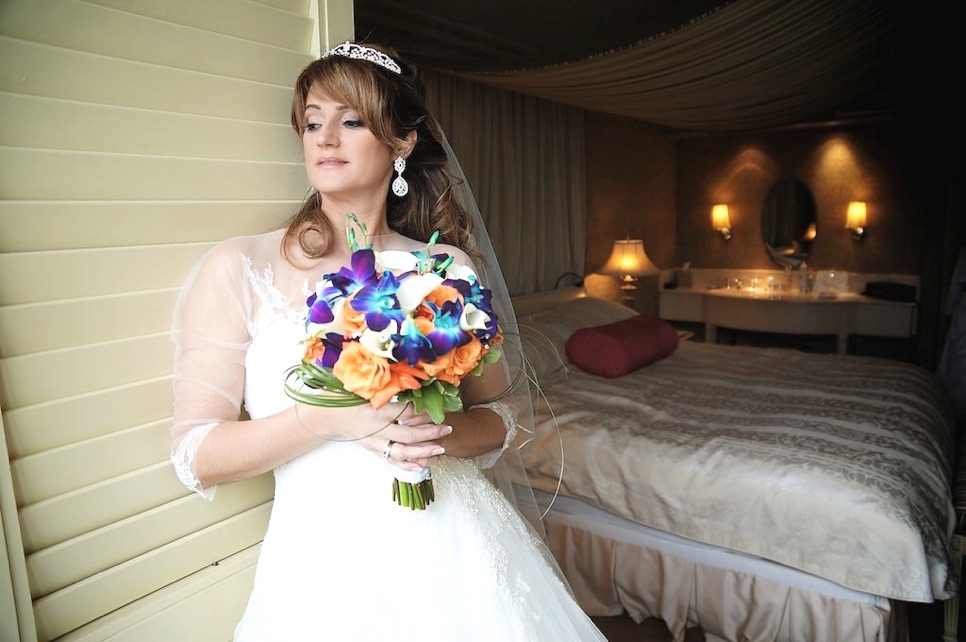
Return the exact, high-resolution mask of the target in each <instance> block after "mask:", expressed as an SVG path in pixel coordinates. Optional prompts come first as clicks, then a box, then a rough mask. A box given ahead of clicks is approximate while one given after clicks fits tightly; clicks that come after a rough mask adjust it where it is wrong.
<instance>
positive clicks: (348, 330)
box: [342, 293, 366, 339]
mask: <svg viewBox="0 0 966 642" xmlns="http://www.w3.org/2000/svg"><path fill="white" fill-rule="evenodd" d="M354 298H355V293H353V294H351V295H350V296H348V297H346V300H345V301H344V302H343V304H342V319H343V324H344V327H345V338H346V339H348V338H350V337H356V336H359V333H360V332H362V331H363V330H365V329H366V315H365V313H363V312H359V311H358V310H356V309H355V308H353V307H352V299H354Z"/></svg>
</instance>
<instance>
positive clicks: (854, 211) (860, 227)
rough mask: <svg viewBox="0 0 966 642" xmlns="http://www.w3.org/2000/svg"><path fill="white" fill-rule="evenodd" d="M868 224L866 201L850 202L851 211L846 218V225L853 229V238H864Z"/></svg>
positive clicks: (858, 239)
mask: <svg viewBox="0 0 966 642" xmlns="http://www.w3.org/2000/svg"><path fill="white" fill-rule="evenodd" d="M867 225H868V222H867V219H866V210H865V201H852V202H851V203H849V212H848V215H847V216H846V218H845V227H846V228H848V229H850V230H852V238H853V239H855V240H856V241H861V240H862V239H864V238H865V232H866V229H865V228H866V226H867Z"/></svg>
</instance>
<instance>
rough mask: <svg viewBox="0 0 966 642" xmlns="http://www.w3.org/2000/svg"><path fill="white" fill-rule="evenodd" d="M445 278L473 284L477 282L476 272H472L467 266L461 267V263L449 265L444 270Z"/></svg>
mask: <svg viewBox="0 0 966 642" xmlns="http://www.w3.org/2000/svg"><path fill="white" fill-rule="evenodd" d="M446 278H447V279H462V280H463V281H469V282H470V283H475V282H476V281H478V280H479V279H478V277H477V276H476V272H474V271H473V268H471V267H470V266H468V265H463V264H462V263H451V264H450V266H449V267H448V268H446Z"/></svg>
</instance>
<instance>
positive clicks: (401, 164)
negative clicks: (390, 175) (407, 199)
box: [392, 156, 409, 197]
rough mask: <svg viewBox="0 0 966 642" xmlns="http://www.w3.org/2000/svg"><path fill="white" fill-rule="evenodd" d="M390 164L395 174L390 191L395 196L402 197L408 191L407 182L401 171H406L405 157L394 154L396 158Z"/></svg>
mask: <svg viewBox="0 0 966 642" xmlns="http://www.w3.org/2000/svg"><path fill="white" fill-rule="evenodd" d="M392 166H393V169H395V170H396V174H397V176H396V178H395V179H394V180H393V182H392V193H393V194H395V195H396V196H399V197H403V196H405V195H406V194H408V193H409V183H407V182H406V179H405V178H403V172H404V171H406V159H405V158H403V157H402V156H396V160H394V161H393V162H392Z"/></svg>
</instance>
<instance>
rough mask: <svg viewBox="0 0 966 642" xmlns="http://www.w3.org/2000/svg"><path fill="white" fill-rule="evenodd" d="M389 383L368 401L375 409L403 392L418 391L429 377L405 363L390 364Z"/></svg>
mask: <svg viewBox="0 0 966 642" xmlns="http://www.w3.org/2000/svg"><path fill="white" fill-rule="evenodd" d="M389 375H390V382H389V383H388V384H387V385H386V387H385V388H383V389H382V390H380V391H378V392H376V393H375V394H373V395H372V398H371V399H370V400H369V401H370V402H371V403H372V405H373V406H375V407H376V408H382V407H383V406H384V405H385V404H387V403H389V402H390V401H392V398H393V397H395V396H396V395H398V394H399V393H400V392H402V391H403V390H418V389H419V388H421V387H422V385H423V383H422V382H423V381H424V380H426V379H429V375H428V374H426V373H425V372H423V371H422V370H420V369H419V368H414V367H412V366H410V365H409V364H407V363H406V362H405V361H400V362H398V363H393V364H390V366H389Z"/></svg>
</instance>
